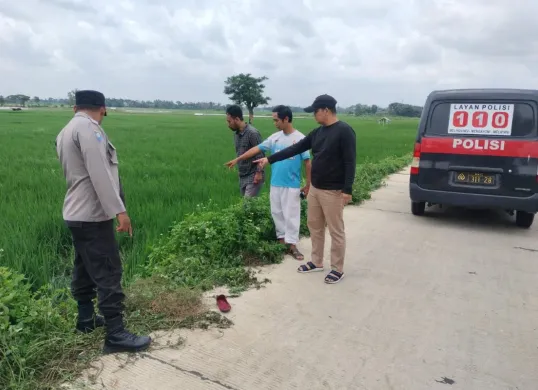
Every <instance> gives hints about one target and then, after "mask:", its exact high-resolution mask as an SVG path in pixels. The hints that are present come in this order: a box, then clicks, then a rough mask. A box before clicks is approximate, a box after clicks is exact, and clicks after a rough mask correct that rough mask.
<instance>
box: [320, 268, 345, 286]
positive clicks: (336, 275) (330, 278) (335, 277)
mask: <svg viewBox="0 0 538 390" xmlns="http://www.w3.org/2000/svg"><path fill="white" fill-rule="evenodd" d="M342 279H344V273H343V272H341V273H340V272H338V271H335V270H332V271H331V272H329V273H328V274H327V276H325V283H327V284H335V283H338V282H339V281H341V280H342Z"/></svg>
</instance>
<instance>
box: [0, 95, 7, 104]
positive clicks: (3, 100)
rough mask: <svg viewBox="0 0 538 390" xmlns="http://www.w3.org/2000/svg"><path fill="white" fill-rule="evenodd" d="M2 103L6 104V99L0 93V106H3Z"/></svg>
mask: <svg viewBox="0 0 538 390" xmlns="http://www.w3.org/2000/svg"><path fill="white" fill-rule="evenodd" d="M4 104H6V99H4V97H3V96H2V95H0V106H3V105H4Z"/></svg>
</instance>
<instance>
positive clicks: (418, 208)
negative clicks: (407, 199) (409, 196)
mask: <svg viewBox="0 0 538 390" xmlns="http://www.w3.org/2000/svg"><path fill="white" fill-rule="evenodd" d="M424 210H426V202H411V212H412V213H413V215H424Z"/></svg>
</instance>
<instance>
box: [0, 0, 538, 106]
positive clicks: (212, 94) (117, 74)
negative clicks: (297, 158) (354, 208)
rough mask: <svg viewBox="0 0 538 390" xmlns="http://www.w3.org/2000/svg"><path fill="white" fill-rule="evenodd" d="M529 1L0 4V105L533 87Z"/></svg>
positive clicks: (393, 97) (291, 99) (6, 0)
mask: <svg viewBox="0 0 538 390" xmlns="http://www.w3.org/2000/svg"><path fill="white" fill-rule="evenodd" d="M536 15H538V1H535V0H331V1H323V0H271V1H268V0H226V1H221V0H114V1H112V0H110V1H107V0H93V1H91V2H90V1H82V0H18V1H13V0H0V95H4V96H6V95H10V94H18V93H23V94H26V95H30V96H32V97H33V96H35V95H37V96H39V97H42V98H43V97H62V98H64V97H67V92H68V91H70V90H72V89H74V88H78V89H96V90H100V91H101V92H103V93H104V94H105V95H106V96H107V97H116V98H128V99H136V100H153V99H163V100H173V101H178V100H179V101H183V102H185V101H213V102H219V103H230V101H229V100H228V98H227V96H226V95H225V94H224V92H223V90H224V82H225V80H226V78H227V77H228V76H231V75H233V74H237V73H251V74H252V75H253V76H256V77H260V76H267V77H268V78H269V79H268V80H267V81H266V82H265V85H266V89H265V91H266V95H268V96H269V97H270V98H271V101H270V104H275V105H276V104H288V105H293V106H307V105H308V104H310V103H311V102H312V100H313V99H314V98H315V97H316V96H317V95H320V94H325V93H327V94H330V95H332V96H334V97H335V98H336V100H337V101H338V104H339V105H340V106H346V107H347V106H350V105H353V104H356V103H362V104H377V105H380V106H387V105H388V104H389V103H391V102H403V103H408V104H417V105H423V103H424V100H425V99H426V96H427V95H428V93H430V92H431V91H432V90H436V89H446V88H475V87H479V88H481V87H506V88H535V87H536V86H538V23H536V18H537V16H536Z"/></svg>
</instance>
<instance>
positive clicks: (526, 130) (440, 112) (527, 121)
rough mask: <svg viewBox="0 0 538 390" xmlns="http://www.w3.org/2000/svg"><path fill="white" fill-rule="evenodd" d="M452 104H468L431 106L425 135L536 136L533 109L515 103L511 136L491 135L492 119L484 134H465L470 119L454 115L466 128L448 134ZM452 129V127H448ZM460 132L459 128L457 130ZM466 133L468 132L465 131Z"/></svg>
mask: <svg viewBox="0 0 538 390" xmlns="http://www.w3.org/2000/svg"><path fill="white" fill-rule="evenodd" d="M472 103H473V104H475V103H476V106H480V105H482V104H486V105H492V104H496V105H502V104H510V103H499V102H494V103H492V102H472ZM453 104H458V105H459V104H462V105H465V104H467V105H468V104H470V103H468V102H442V103H438V104H436V105H434V106H433V111H432V113H431V116H430V118H429V120H428V122H427V126H426V134H428V135H435V136H469V137H516V138H529V137H534V136H535V134H536V113H535V110H534V107H533V106H531V105H530V104H528V103H515V104H514V112H513V117H512V118H513V119H512V130H511V134H510V135H507V134H493V133H491V132H490V131H488V129H489V130H494V129H495V128H494V126H492V124H491V123H492V120H493V118H488V119H489V122H488V123H489V124H488V125H485V130H484V131H485V133H484V134H476V133H466V132H465V131H466V130H465V129H466V128H469V127H472V118H471V117H470V116H469V115H468V114H463V115H462V114H461V113H460V114H456V115H459V116H458V119H457V120H461V121H462V123H466V124H467V126H466V127H463V128H461V129H462V130H461V132H458V133H457V134H454V133H449V132H448V128H449V125H450V124H451V123H452V120H453V119H454V118H450V109H451V106H452V105H453ZM485 117H486V116H479V117H476V120H477V121H476V122H475V124H476V123H479V122H478V120H482V119H483V118H485ZM499 123H501V124H502V118H499ZM450 127H452V126H450ZM458 130H460V128H458ZM467 131H468V130H467Z"/></svg>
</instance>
